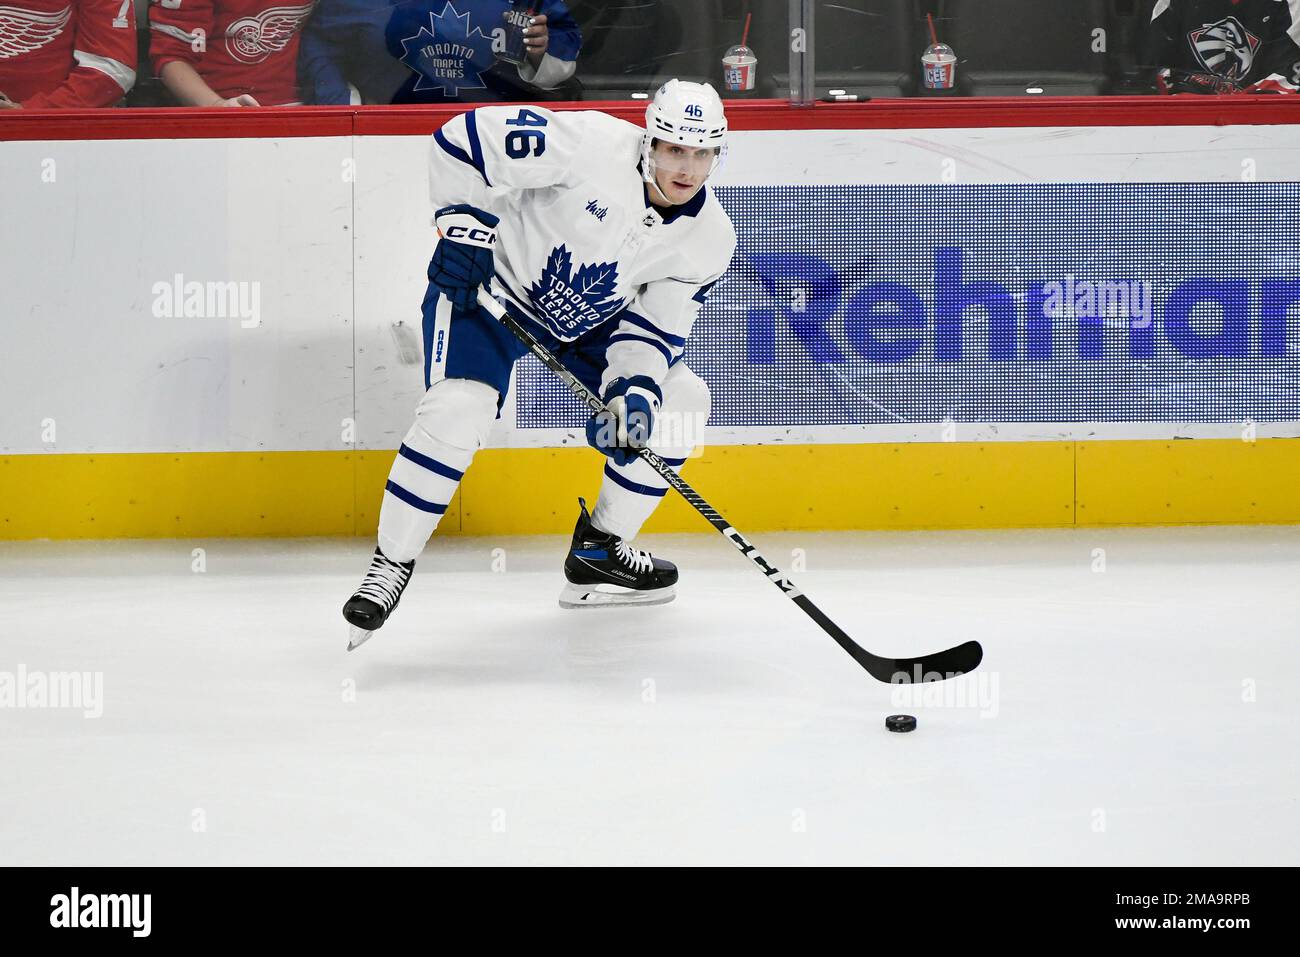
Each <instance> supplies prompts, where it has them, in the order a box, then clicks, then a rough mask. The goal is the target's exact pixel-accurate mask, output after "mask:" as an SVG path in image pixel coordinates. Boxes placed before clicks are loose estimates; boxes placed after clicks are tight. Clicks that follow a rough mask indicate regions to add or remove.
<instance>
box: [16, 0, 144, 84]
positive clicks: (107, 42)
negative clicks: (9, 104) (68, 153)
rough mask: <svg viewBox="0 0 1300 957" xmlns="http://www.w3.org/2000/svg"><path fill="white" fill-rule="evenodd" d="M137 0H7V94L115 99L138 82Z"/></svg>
mask: <svg viewBox="0 0 1300 957" xmlns="http://www.w3.org/2000/svg"><path fill="white" fill-rule="evenodd" d="M133 4H134V0H0V93H3V94H5V96H7V97H9V99H11V100H13V101H14V102H15V103H21V104H22V105H23V107H24V108H25V109H41V108H51V107H59V108H63V109H76V108H86V107H97V106H112V105H113V104H114V103H116V102H117V101H118V100H120V99H122V97H123V96H125V95H126V92H127V91H128V90H130V89H131V87H132V86H134V85H135V66H136V55H135V11H134V7H133Z"/></svg>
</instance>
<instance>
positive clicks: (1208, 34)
mask: <svg viewBox="0 0 1300 957" xmlns="http://www.w3.org/2000/svg"><path fill="white" fill-rule="evenodd" d="M1187 38H1188V40H1190V41H1191V44H1192V48H1193V49H1194V50H1195V51H1196V58H1197V59H1198V60H1200V61H1201V65H1202V66H1204V67H1205V68H1206V69H1207V70H1209V71H1210V72H1211V73H1215V74H1218V75H1219V76H1226V77H1227V78H1228V79H1230V80H1244V79H1245V78H1246V75H1247V74H1248V73H1250V67H1251V65H1252V64H1253V63H1254V62H1255V51H1257V50H1258V49H1259V48H1260V46H1261V45H1262V44H1263V42H1264V41H1263V40H1261V39H1260V38H1259V37H1257V36H1255V34H1253V33H1251V32H1250V31H1249V30H1247V29H1246V28H1245V27H1243V26H1242V25H1241V22H1240V21H1239V20H1237V18H1236V17H1227V18H1225V19H1223V20H1220V21H1219V22H1218V23H1207V24H1205V25H1204V26H1203V27H1200V28H1198V29H1196V30H1193V31H1192V32H1191V33H1189V34H1188V35H1187Z"/></svg>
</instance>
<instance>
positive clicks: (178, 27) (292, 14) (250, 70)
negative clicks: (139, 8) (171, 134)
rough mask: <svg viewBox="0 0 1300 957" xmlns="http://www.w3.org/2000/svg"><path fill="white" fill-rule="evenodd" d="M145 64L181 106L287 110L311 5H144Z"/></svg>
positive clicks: (224, 1)
mask: <svg viewBox="0 0 1300 957" xmlns="http://www.w3.org/2000/svg"><path fill="white" fill-rule="evenodd" d="M151 4H152V6H151V9H150V12H149V26H150V30H151V34H150V36H151V40H150V43H149V57H150V59H151V60H153V68H154V71H155V72H156V73H157V75H158V77H159V78H160V79H161V80H162V82H163V85H164V86H166V87H167V89H168V90H170V91H171V94H172V96H174V97H175V98H176V100H177V101H178V102H179V103H180V104H181V105H182V106H293V105H297V103H298V102H299V98H298V86H297V77H296V70H295V64H296V63H297V60H298V37H299V34H300V33H301V31H302V25H303V23H304V21H306V19H307V17H308V16H310V15H311V9H312V5H313V0H298V2H295V0H151Z"/></svg>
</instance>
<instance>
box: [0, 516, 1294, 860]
mask: <svg viewBox="0 0 1300 957" xmlns="http://www.w3.org/2000/svg"><path fill="white" fill-rule="evenodd" d="M754 537H755V539H756V541H757V543H758V544H759V546H760V547H761V548H762V549H763V551H764V552H765V553H766V554H767V555H768V557H769V558H771V559H772V560H773V561H774V562H775V563H776V564H777V565H778V566H780V567H782V568H784V569H786V570H789V571H793V568H797V567H798V566H799V565H800V564H806V571H803V572H800V573H793V576H792V577H794V579H795V580H796V581H797V582H798V583H799V584H800V585H801V586H802V587H803V588H804V590H805V591H806V592H807V593H808V594H809V595H810V597H812V599H813V600H814V601H816V602H817V603H818V604H820V605H821V606H822V607H823V609H824V610H825V611H827V612H828V613H829V614H830V615H831V616H832V617H833V618H835V619H836V620H837V621H838V622H839V623H840V624H841V625H842V626H844V627H845V628H846V629H847V630H848V631H849V632H850V633H851V634H852V635H854V636H855V637H856V638H857V639H858V640H859V641H860V642H861V643H862V644H864V645H865V646H866V647H868V648H869V649H871V650H873V651H876V652H878V653H883V654H889V655H917V654H923V653H925V652H929V651H934V650H938V649H939V648H942V647H947V646H949V645H952V644H955V643H957V642H959V641H962V640H965V639H968V638H978V639H979V640H980V641H981V642H983V643H984V646H985V660H984V664H983V666H982V667H981V669H980V670H979V672H977V673H976V674H974V675H970V676H967V677H964V678H961V679H958V680H957V681H953V682H946V683H943V684H938V685H927V686H923V687H922V688H921V689H919V690H914V691H911V692H906V693H905V689H899V688H892V687H890V686H887V685H882V684H879V683H877V682H875V681H873V680H872V679H871V678H870V677H869V676H868V675H867V674H866V673H865V672H863V671H861V670H860V669H859V668H858V667H857V665H855V664H854V663H853V661H852V660H851V659H850V658H849V657H848V656H847V655H846V654H844V652H843V651H841V650H840V649H839V648H838V647H837V646H836V645H835V644H834V643H833V642H832V641H831V640H830V639H829V638H828V637H827V636H826V635H824V634H823V633H822V632H821V631H820V630H819V629H818V628H817V627H816V626H815V625H814V624H813V623H812V622H811V621H810V620H808V619H807V618H806V617H805V616H804V615H803V614H802V612H800V611H799V610H798V609H797V608H796V607H795V606H794V605H793V604H791V603H790V602H789V601H787V600H786V599H785V598H783V597H782V596H781V594H780V593H779V592H778V591H777V590H776V589H775V588H773V587H772V586H771V585H770V584H768V583H767V582H766V581H764V580H763V578H762V577H761V576H760V575H759V574H758V573H757V572H756V571H755V570H754V569H753V568H752V567H750V566H749V564H748V563H747V562H745V561H744V560H743V559H742V558H741V557H740V556H739V555H738V554H736V553H735V551H734V549H732V548H731V547H730V546H729V545H728V544H727V543H726V542H725V541H724V540H722V539H721V538H720V537H718V536H717V535H714V534H701V535H681V536H662V537H647V538H645V539H644V540H642V541H641V542H640V543H639V544H642V545H643V546H644V547H650V548H652V549H653V550H654V551H655V552H656V554H661V555H663V556H664V557H667V558H670V559H672V560H675V561H677V562H678V564H679V565H680V566H681V568H682V579H683V580H682V584H681V586H680V591H679V598H678V600H677V601H676V602H674V603H673V604H670V605H667V606H663V607H659V608H642V609H619V610H607V609H600V610H596V609H593V610H583V611H568V612H566V611H562V610H561V609H559V608H558V607H557V605H556V597H557V594H558V592H559V588H560V584H561V574H560V563H561V561H562V558H563V553H564V548H565V545H566V542H565V541H564V540H562V539H560V538H558V537H550V538H517V539H491V540H488V539H437V538H435V540H434V542H433V544H432V545H431V547H430V548H429V550H428V551H426V553H425V556H424V558H422V559H421V561H420V563H419V566H418V568H417V570H416V575H415V578H414V580H413V581H412V584H411V587H410V588H409V589H408V590H407V593H406V596H405V598H404V599H403V601H402V605H401V607H400V608H399V610H398V612H397V613H396V615H395V616H394V617H393V618H392V619H391V620H390V622H389V624H388V625H387V626H386V627H385V628H384V629H383V630H382V631H381V632H380V633H379V634H378V635H377V636H376V637H375V638H374V639H373V640H371V641H370V642H369V643H367V644H366V645H364V646H362V647H361V648H360V649H358V650H357V651H355V652H353V653H351V654H349V653H346V652H345V651H344V647H345V645H346V642H347V628H346V625H345V623H344V622H343V620H342V618H341V617H340V615H339V609H340V607H341V605H342V603H343V601H344V600H345V599H346V598H347V596H348V595H349V594H350V593H351V592H352V590H353V588H354V587H355V586H356V585H357V584H358V583H359V581H360V577H361V575H362V573H363V571H364V570H365V566H366V563H367V560H368V554H369V551H370V548H371V545H370V544H369V543H367V542H366V541H363V540H359V539H353V540H347V541H340V540H295V541H238V542H237V541H226V540H192V541H190V540H187V541H180V540H177V541H166V542H145V543H124V542H113V543H4V544H0V673H4V672H8V673H10V675H11V676H13V677H11V679H10V681H11V687H12V682H13V681H14V680H16V676H17V673H18V671H17V669H18V668H19V666H22V667H23V668H24V669H25V670H26V672H27V673H28V674H29V675H30V674H31V673H32V672H40V673H43V674H46V675H48V674H49V673H52V672H66V671H78V672H101V673H102V682H103V684H102V689H103V695H102V716H100V717H98V718H88V717H85V716H84V714H83V713H82V711H81V710H76V709H53V708H17V707H6V708H3V709H0V758H2V759H3V767H4V770H5V773H4V774H3V776H0V821H3V824H2V825H0V862H3V863H5V864H58V865H107V864H130V865H143V864H291V863H292V864H385V863H390V864H432V863H446V864H507V863H551V864H560V863H602V864H671V863H701V864H703V863H714V864H723V863H733V864H758V863H789V864H882V865H902V864H918V865H928V864H1146V863H1157V864H1279V865H1280V864H1288V865H1295V864H1300V814H1297V811H1298V810H1300V809H1298V808H1297V794H1298V793H1300V761H1297V754H1300V705H1298V704H1297V693H1296V679H1297V676H1298V675H1300V587H1297V573H1298V572H1300V528H1294V527H1287V528H1277V527H1253V528H1184V529H1147V530H1139V529H1121V530H1092V529H1088V530H1057V531H1023V532H1018V531H1005V532H920V533H918V532H912V533H845V534H829V533H823V534H783V535H772V534H768V535H756V536H754ZM195 549H202V550H203V551H202V552H201V553H199V554H197V555H196V553H195V551H194V550H195ZM497 549H499V550H500V551H494V550H497ZM796 549H798V550H800V551H798V552H795V553H794V554H792V550H796ZM1099 549H1100V550H1102V551H1097V550H1099ZM196 568H199V569H202V570H196ZM0 677H3V675H2V674H0ZM898 711H905V712H907V713H910V714H915V715H916V716H917V717H918V718H919V721H920V727H919V729H918V730H917V731H916V732H914V733H911V734H890V733H888V732H886V731H885V729H884V718H885V716H886V715H887V714H891V713H894V712H898Z"/></svg>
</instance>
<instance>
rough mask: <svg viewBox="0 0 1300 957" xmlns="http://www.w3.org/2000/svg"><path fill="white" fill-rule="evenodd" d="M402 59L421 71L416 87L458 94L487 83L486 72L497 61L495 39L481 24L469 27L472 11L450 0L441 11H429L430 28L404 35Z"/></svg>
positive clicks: (478, 88)
mask: <svg viewBox="0 0 1300 957" xmlns="http://www.w3.org/2000/svg"><path fill="white" fill-rule="evenodd" d="M402 50H403V51H404V52H403V54H402V57H401V61H402V62H403V63H405V64H406V65H407V66H408V67H410V68H411V69H412V70H414V71H415V72H416V73H417V74H419V78H418V79H417V80H416V81H415V89H416V90H417V91H420V90H438V89H440V90H442V92H443V94H444V95H446V96H456V95H458V94H459V93H460V91H461V90H481V89H484V88H485V87H486V84H485V83H484V82H483V73H484V71H486V70H489V69H491V67H492V64H493V63H494V62H496V55H495V54H494V53H493V52H492V39H491V38H490V37H487V36H484V35H483V31H482V30H480V29H479V28H478V27H475V28H474V29H473V30H471V29H470V28H469V14H468V13H461V12H460V11H459V10H457V9H456V7H455V6H454V5H453V4H452V3H450V2H448V3H447V5H446V6H445V7H443V8H442V13H439V14H433V13H430V14H429V28H428V29H427V30H426V29H425V28H424V27H420V29H419V30H417V31H416V33H415V35H414V36H410V37H403V38H402Z"/></svg>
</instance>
